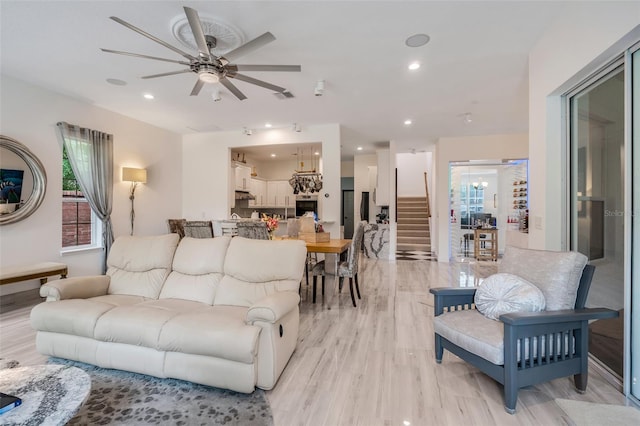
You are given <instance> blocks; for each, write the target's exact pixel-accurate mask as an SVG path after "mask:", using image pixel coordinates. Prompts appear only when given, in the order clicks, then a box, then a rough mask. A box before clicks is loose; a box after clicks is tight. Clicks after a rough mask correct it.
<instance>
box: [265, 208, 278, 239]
mask: <svg viewBox="0 0 640 426" xmlns="http://www.w3.org/2000/svg"><path fill="white" fill-rule="evenodd" d="M262 221H263V222H264V223H265V224H266V225H267V231H268V232H269V239H270V240H273V233H274V231H275V230H276V229H278V219H277V218H275V217H270V216H267V215H266V214H264V213H262Z"/></svg>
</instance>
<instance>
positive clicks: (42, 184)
mask: <svg viewBox="0 0 640 426" xmlns="http://www.w3.org/2000/svg"><path fill="white" fill-rule="evenodd" d="M2 148H5V149H8V150H9V151H11V152H13V153H14V154H16V155H17V156H18V157H20V158H22V160H23V161H24V162H25V163H27V167H28V168H29V170H30V171H31V174H32V175H33V191H32V192H31V195H30V196H29V198H28V199H27V201H26V202H25V203H24V204H23V205H22V206H21V207H20V208H19V209H17V210H15V211H14V212H11V213H6V214H2V215H0V225H7V224H9V223H14V222H18V221H20V220H23V219H26V218H27V217H29V216H31V215H32V214H33V212H35V211H36V210H37V209H38V207H40V204H42V201H43V200H44V195H45V193H46V191H47V174H46V172H45V171H44V167H43V165H42V163H41V162H40V160H38V158H37V157H36V156H35V155H34V154H33V153H32V152H31V151H30V150H29V148H27V147H26V146H24V145H23V144H21V143H20V142H18V141H17V140H15V139H12V138H10V137H8V136H4V135H0V149H2Z"/></svg>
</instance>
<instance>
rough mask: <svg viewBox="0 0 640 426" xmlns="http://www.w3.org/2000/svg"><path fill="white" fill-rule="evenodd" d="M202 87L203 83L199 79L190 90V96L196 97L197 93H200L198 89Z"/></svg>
mask: <svg viewBox="0 0 640 426" xmlns="http://www.w3.org/2000/svg"><path fill="white" fill-rule="evenodd" d="M202 86H204V81H202V80H200V79H198V80H196V85H195V86H193V90H191V95H190V96H198V93H200V89H202Z"/></svg>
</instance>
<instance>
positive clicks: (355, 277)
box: [353, 274, 362, 299]
mask: <svg viewBox="0 0 640 426" xmlns="http://www.w3.org/2000/svg"><path fill="white" fill-rule="evenodd" d="M353 278H354V280H355V281H356V293H358V299H362V298H361V297H360V287H359V286H358V274H355V275H354V276H353Z"/></svg>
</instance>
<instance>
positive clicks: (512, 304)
mask: <svg viewBox="0 0 640 426" xmlns="http://www.w3.org/2000/svg"><path fill="white" fill-rule="evenodd" d="M474 302H475V304H476V308H477V309H478V311H480V313H482V314H483V315H484V316H486V317H487V318H491V319H494V320H499V318H500V315H502V314H508V313H510V312H540V311H543V310H544V308H545V299H544V294H543V293H542V291H540V289H539V288H538V287H536V286H535V285H533V284H531V283H530V282H529V281H527V280H525V279H523V278H520V277H518V276H517V275H512V274H494V275H491V276H490V277H488V278H487V279H485V280H484V281H483V282H482V284H480V286H479V287H478V289H477V290H476V295H475V298H474Z"/></svg>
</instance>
